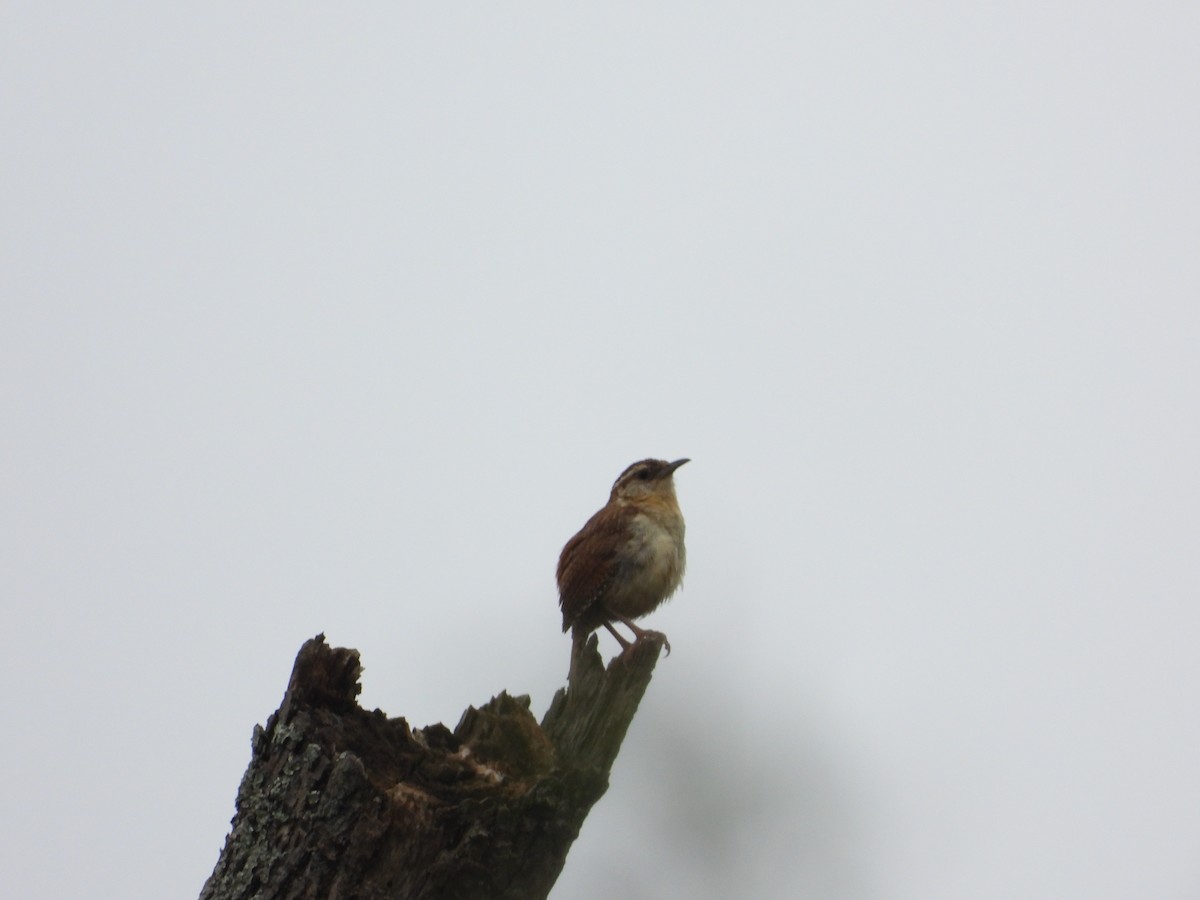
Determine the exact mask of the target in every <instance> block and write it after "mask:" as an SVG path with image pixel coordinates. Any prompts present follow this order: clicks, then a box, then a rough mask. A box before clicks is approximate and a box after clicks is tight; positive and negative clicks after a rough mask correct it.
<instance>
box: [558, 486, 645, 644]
mask: <svg viewBox="0 0 1200 900" xmlns="http://www.w3.org/2000/svg"><path fill="white" fill-rule="evenodd" d="M633 514H634V509H633V507H629V506H624V507H616V506H614V507H609V506H606V507H604V509H602V510H600V511H599V512H598V513H596V514H595V515H594V516H592V517H591V518H590V519H588V521H587V524H586V525H584V526H583V528H581V529H580V530H579V533H578V534H576V535H575V536H574V537H573V538H571V539H570V540H569V541H567V545H566V546H565V547H563V550H562V555H560V556H559V558H558V605H559V606H560V607H561V608H562V614H563V631H566V630H568V629H569V628H570V627H571V626H572V625H574V624H576V623H577V622H579V621H580V620H581V619H582V618H584V617H585V616H586V614H587V612H588V610H590V609H591V608H592V607H593V606H594V605H595V604H596V601H597V600H599V599H600V598H601V597H603V596H604V592H605V591H606V590H607V589H608V587H609V585H610V584H612V581H613V579H614V578H615V577H616V576H617V573H618V571H619V552H620V549H621V546H622V545H623V544H624V543H625V541H626V539H627V536H628V530H627V527H626V521H627V519H628V518H629V516H631V515H633ZM597 624H599V622H597V623H595V624H593V625H592V627H593V628H594V627H596V625H597Z"/></svg>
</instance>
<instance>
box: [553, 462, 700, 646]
mask: <svg viewBox="0 0 1200 900" xmlns="http://www.w3.org/2000/svg"><path fill="white" fill-rule="evenodd" d="M687 462H690V460H688V459H677V460H675V461H674V462H667V461H666V460H662V459H643V460H639V461H638V462H635V463H633V464H631V465H630V466H628V467H627V468H626V469H625V471H624V472H622V473H621V474H620V475H619V476H618V477H617V480H616V481H615V482H613V486H612V491H611V492H610V493H609V495H608V503H606V504H605V505H604V506H603V507H602V508H601V509H600V510H599V511H598V512H597V513H596V514H595V515H593V516H592V517H591V518H590V519H588V520H587V523H586V524H585V525H584V526H583V527H582V528H581V529H579V532H578V533H577V534H576V535H575V536H574V537H572V538H571V539H570V540H569V541H567V543H566V545H565V546H564V547H563V549H562V553H561V554H560V555H559V557H558V570H557V580H558V605H559V607H560V608H561V609H562V616H563V626H562V628H563V631H564V632H566V631H568V630H570V631H571V633H572V637H573V640H574V642H575V643H576V644H581V643H582V642H583V641H585V640H586V639H587V636H588V635H589V634H591V633H592V632H593V631H595V630H596V629H597V628H599V627H600V626H601V625H603V626H604V627H605V628H607V629H608V630H609V631H610V632H612V635H613V637H615V638H616V639H617V642H618V643H620V645H621V648H622V655H624V654H627V653H628V652H629V651H630V650H631V649H632V647H633V644H632V643H630V642H629V641H627V640H626V639H625V638H624V637H623V636H622V635H621V633H620V632H619V631H617V629H616V628H615V627H613V623H614V622H621V623H622V624H624V625H625V626H626V627H628V628H629V630H630V631H632V632H633V634H634V638H635V639H641V638H644V637H646V636H647V635H652V636H654V637H656V638H659V639H661V640H662V642H663V646H664V647H665V648H666V651H667V655H670V653H671V643H670V641H668V640H667V637H666V635H664V634H662V633H661V632H657V631H647V630H646V629H643V628H640V627H638V626H637V625H635V624H634V622H633V620H634V619H638V618H641V617H642V616H644V615H647V614H648V613H651V612H653V611H654V610H655V609H657V608H658V606H659V605H660V604H661V603H662V602H663V601H664V600H666V599H667V598H668V597H670V596H671V595H672V594H673V593H675V591H676V590H677V589H678V588H679V585H680V584H681V583H682V581H683V572H684V568H685V567H686V565H687V552H686V550H685V548H684V543H683V536H684V522H683V513H681V512H680V510H679V501H678V500H677V499H676V497H675V479H674V475H675V470H676V469H678V468H679V467H680V466H682V465H683V464H684V463H687Z"/></svg>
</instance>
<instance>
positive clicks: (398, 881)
mask: <svg viewBox="0 0 1200 900" xmlns="http://www.w3.org/2000/svg"><path fill="white" fill-rule="evenodd" d="M661 647H662V645H661V643H660V642H659V641H658V640H657V639H654V638H647V639H645V640H641V641H639V642H637V643H636V644H635V645H634V647H633V649H632V651H631V652H630V653H628V654H626V655H625V656H624V657H618V658H616V659H614V660H613V661H612V662H611V663H610V664H609V666H608V668H607V669H605V667H604V665H603V663H602V661H601V659H600V654H599V651H598V649H597V641H596V637H595V635H593V636H592V637H591V638H590V639H589V640H588V641H587V643H586V644H584V643H583V642H573V643H572V652H571V666H570V673H569V675H568V679H567V687H566V688H564V689H560V690H559V691H558V693H557V694H555V696H554V699H553V701H552V702H551V704H550V709H549V710H548V711H547V712H546V715H545V718H544V719H543V720H542V723H541V725H538V723H537V721H536V719H534V717H533V715H532V714H531V713H530V711H529V698H528V697H527V696H521V697H512V696H510V695H509V694H508V693H507V692H501V693H500V694H499V695H498V696H496V697H493V698H492V699H491V701H489V702H488V703H487V704H485V705H484V706H482V707H480V708H479V709H476V708H475V707H469V708H468V709H467V711H466V712H464V713H463V715H462V718H461V719H460V720H459V723H458V726H457V727H456V728H455V729H454V731H453V732H451V731H450V729H448V728H446V727H445V726H444V725H442V724H440V723H439V724H436V725H432V726H429V727H427V728H422V729H415V730H414V729H411V728H410V727H409V725H408V723H407V722H406V721H405V720H404V719H402V718H392V719H389V718H388V717H387V716H385V715H384V714H383V713H382V712H380V711H379V710H375V711H373V712H367V711H366V710H364V709H362V708H361V707H360V706H359V705H358V702H357V697H358V693H359V691H360V689H361V688H360V685H359V675H360V674H361V671H362V667H361V666H360V664H359V655H358V651H357V650H348V649H340V648H333V647H329V646H327V645H326V643H325V636H324V635H317V637H315V638H313V639H311V640H309V641H306V642H305V644H304V646H303V647H301V648H300V652H299V654H298V655H297V656H296V663H295V666H294V667H293V670H292V677H291V680H290V682H289V683H288V688H287V693H286V694H285V695H284V698H283V703H282V705H281V706H280V707H279V709H278V711H277V712H275V713H274V714H273V715H272V716H271V717H270V719H268V720H267V725H266V728H263V727H261V726H256V727H255V730H254V737H253V740H252V756H251V760H250V766H249V768H248V769H247V770H246V774H245V775H244V776H243V778H242V783H241V786H240V788H239V789H238V797H237V813H236V815H235V816H234V818H233V827H232V830H231V831H230V834H229V837H228V838H227V839H226V841H225V847H224V849H223V850H222V851H221V857H220V859H219V860H218V861H217V865H216V868H215V870H214V871H213V874H212V876H211V877H210V878H209V879H208V882H207V883H206V884H205V885H204V889H203V891H202V892H201V894H200V898H201V900H250V898H257V900H268V898H270V900H274V898H280V900H282V898H289V900H293V898H306V900H318V898H319V900H325V898H329V900H335V898H336V900H349V898H357V900H376V898H378V900H382V898H389V900H398V898H403V900H410V898H411V900H416V898H430V900H433V898H438V900H452V898H463V900H469V898H514V900H515V898H521V900H529V898H538V897H546V896H547V895H548V894H549V892H550V889H551V887H553V885H554V882H555V880H556V879H557V878H558V874H559V872H561V871H562V867H563V864H564V862H565V861H566V857H567V851H568V850H569V849H570V847H571V843H572V842H573V841H574V840H575V838H576V836H578V834H579V829H580V827H581V826H582V825H583V820H584V818H585V817H586V816H587V814H588V811H589V810H590V809H591V808H592V805H593V804H594V803H595V802H596V801H597V800H599V799H600V797H601V796H603V794H604V792H605V791H606V790H607V789H608V778H609V771H610V770H611V768H612V764H613V762H614V760H615V759H616V757H617V753H618V751H619V750H620V748H621V742H622V741H623V740H624V738H625V732H626V730H627V729H628V728H629V723H630V722H631V721H632V720H633V716H634V714H635V713H636V712H637V707H638V703H639V702H640V701H641V699H642V695H643V694H644V693H645V691H646V687H647V686H648V685H649V683H650V677H651V675H652V673H653V671H654V666H655V664H656V663H657V661H658V656H659V652H660V650H661Z"/></svg>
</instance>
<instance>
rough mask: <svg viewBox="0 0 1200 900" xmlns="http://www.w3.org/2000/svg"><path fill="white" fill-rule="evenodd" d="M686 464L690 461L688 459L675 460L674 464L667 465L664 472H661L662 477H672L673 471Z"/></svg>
mask: <svg viewBox="0 0 1200 900" xmlns="http://www.w3.org/2000/svg"><path fill="white" fill-rule="evenodd" d="M686 462H691V460H690V459H677V460H675V462H673V463H670V464H668V466H667V468H666V471H665V472H663V475H662V477H663V478H670V477H671V476H672V475H674V474H675V470H676V469H678V468H679V467H680V466H682V465H683V464H684V463H686Z"/></svg>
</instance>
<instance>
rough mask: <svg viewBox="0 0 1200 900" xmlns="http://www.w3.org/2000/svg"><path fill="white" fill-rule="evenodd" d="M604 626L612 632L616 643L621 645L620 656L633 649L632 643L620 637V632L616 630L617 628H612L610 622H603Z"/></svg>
mask: <svg viewBox="0 0 1200 900" xmlns="http://www.w3.org/2000/svg"><path fill="white" fill-rule="evenodd" d="M604 627H605V628H607V629H608V630H609V631H611V632H612V636H613V637H615V638H616V639H617V643H619V644H620V645H621V655H622V656H624V655H625V654H626V653H628V652H629V651H630V650H632V649H633V644H631V643H629V641H627V640H625V638H623V637H621V632H619V631H617V629H615V628H613V626H612V622H605V623H604Z"/></svg>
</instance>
